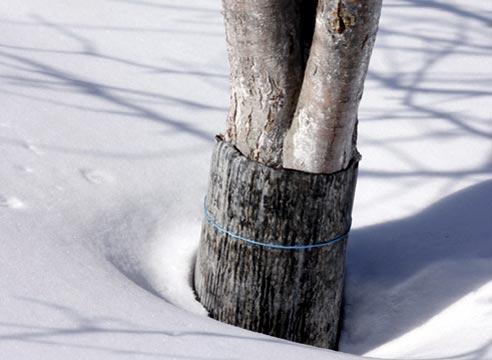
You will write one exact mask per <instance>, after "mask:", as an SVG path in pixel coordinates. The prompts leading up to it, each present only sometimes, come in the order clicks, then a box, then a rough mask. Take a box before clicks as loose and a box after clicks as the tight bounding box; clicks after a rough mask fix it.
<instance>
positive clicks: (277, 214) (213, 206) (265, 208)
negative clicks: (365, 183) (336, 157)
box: [194, 139, 359, 348]
mask: <svg viewBox="0 0 492 360" xmlns="http://www.w3.org/2000/svg"><path fill="white" fill-rule="evenodd" d="M358 159H359V158H358V157H357V156H356V157H354V161H352V162H351V163H350V164H349V166H348V167H347V168H346V169H344V170H343V171H340V172H336V173H333V174H308V173H303V172H299V171H295V170H286V169H274V168H272V167H268V166H265V165H262V164H260V163H258V162H256V161H252V160H250V159H248V158H246V157H245V156H243V155H242V154H241V153H240V152H239V151H238V150H237V149H236V148H235V147H234V146H232V145H230V144H228V143H226V142H224V141H222V140H220V139H219V141H218V142H217V144H216V148H215V151H214V155H213V159H212V166H211V173H210V185H209V190H208V194H207V198H206V204H205V205H206V218H207V220H206V221H204V224H203V228H202V238H201V242H200V247H199V250H198V256H197V260H196V267H195V278H194V283H195V289H196V292H197V295H198V297H199V300H200V302H201V303H202V304H203V305H204V306H205V308H206V309H207V310H208V311H209V312H210V316H211V317H213V318H215V319H217V320H220V321H223V322H226V323H229V324H232V325H236V326H240V327H243V328H245V329H249V330H253V331H257V332H261V333H264V334H268V335H273V336H276V337H281V338H284V339H288V340H292V341H296V342H302V343H305V344H310V345H315V346H320V347H325V348H334V347H335V346H336V339H337V331H338V318H339V312H340V304H341V299H342V288H343V276H344V258H345V248H346V239H347V235H346V234H347V232H348V229H349V227H350V223H351V211H352V203H353V198H354V191H355V185H356V178H357V163H358ZM232 234H235V235H232ZM237 236H241V237H243V238H246V239H252V240H256V241H258V242H261V243H268V244H275V245H282V246H292V245H308V244H319V243H323V242H326V241H327V240H330V239H334V238H337V237H340V236H341V238H340V240H339V241H336V242H334V243H331V244H329V245H326V246H323V247H317V248H312V249H308V250H285V249H281V250H280V249H272V248H269V247H265V246H259V245H251V244H249V243H248V242H247V241H244V240H242V239H238V238H237Z"/></svg>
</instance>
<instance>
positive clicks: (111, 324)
mask: <svg viewBox="0 0 492 360" xmlns="http://www.w3.org/2000/svg"><path fill="white" fill-rule="evenodd" d="M16 299H17V300H18V301H21V302H23V303H25V304H26V305H28V306H30V307H42V308H44V309H45V310H46V311H48V312H51V313H53V314H56V317H60V316H61V317H62V318H63V320H64V321H63V323H64V325H59V326H56V325H37V324H36V325H34V324H17V323H12V322H4V321H1V320H0V329H1V330H2V333H1V334H0V346H1V345H2V344H3V343H6V342H14V343H20V344H38V345H45V346H56V347H61V348H71V349H83V350H93V351H97V352H98V353H100V354H101V355H103V354H111V355H122V356H128V355H132V356H139V357H145V358H146V357H150V358H163V359H166V358H171V359H187V360H221V358H217V357H210V356H202V355H199V354H200V353H201V352H202V350H203V349H200V346H193V349H186V352H187V353H188V354H189V355H180V354H171V353H164V352H159V351H150V350H146V349H141V350H140V349H130V348H128V347H125V345H124V344H125V342H124V340H121V339H124V338H125V336H128V335H131V336H133V337H137V338H142V339H149V340H150V339H151V338H155V337H157V338H158V339H160V341H165V340H166V339H168V338H183V339H190V340H189V341H191V342H192V343H194V344H197V342H200V341H204V340H203V338H210V339H213V338H216V339H225V340H234V341H239V343H241V342H243V341H244V342H248V341H254V342H262V343H273V344H277V343H278V344H283V345H284V346H294V347H302V348H311V349H312V347H309V346H307V345H303V344H296V343H292V342H288V341H286V340H282V339H277V338H273V337H266V336H262V335H258V336H256V335H254V334H253V335H252V336H248V335H236V334H231V333H230V332H228V331H227V329H225V330H226V331H224V332H216V331H193V330H191V331H190V330H179V329H175V328H173V329H166V327H160V328H155V327H152V328H150V327H142V326H141V325H139V324H135V323H132V322H130V321H128V320H123V319H119V318H116V317H106V316H93V315H89V314H84V313H82V312H79V311H78V310H77V309H75V308H72V307H70V306H67V305H65V304H64V305H61V304H58V303H56V302H51V301H45V300H40V299H37V298H32V297H16ZM67 322H68V323H70V325H66V323H67ZM90 336H97V337H98V338H101V337H102V338H106V339H107V341H106V344H107V345H99V344H93V343H92V342H91V341H90ZM87 337H89V338H87ZM118 337H121V339H118V340H116V341H115V339H117V338H118ZM84 339H85V340H84ZM88 339H89V340H88ZM205 341H206V340H205ZM97 343H100V341H98V342H97ZM194 354H197V355H194ZM223 359H231V357H227V358H223Z"/></svg>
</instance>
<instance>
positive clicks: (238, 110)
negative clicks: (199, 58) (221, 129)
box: [223, 0, 303, 167]
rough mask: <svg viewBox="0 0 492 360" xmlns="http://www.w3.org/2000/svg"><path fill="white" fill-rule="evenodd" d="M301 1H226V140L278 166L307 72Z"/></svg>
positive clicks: (245, 152)
mask: <svg viewBox="0 0 492 360" xmlns="http://www.w3.org/2000/svg"><path fill="white" fill-rule="evenodd" d="M300 3H301V1H300V0H274V1H273V0H270V1H259V0H256V1H255V0H252V1H237V0H223V8H224V23H225V27H226V37H227V44H228V53H229V64H230V68H231V106H230V111H229V117H228V121H227V131H226V133H225V137H226V140H227V141H229V142H231V143H232V144H234V145H235V146H236V147H237V148H238V149H239V150H240V151H241V152H242V153H243V154H244V155H246V156H248V157H249V158H250V159H254V160H257V161H260V162H262V163H263V164H266V165H270V166H274V167H280V166H281V165H282V148H283V141H284V137H285V133H286V132H287V130H288V129H289V126H290V123H291V122H292V116H293V114H294V111H295V106H296V103H297V97H298V95H299V91H300V89H301V82H302V75H303V49H302V46H301V42H300V36H301V31H300V30H301V19H300V17H299V14H300Z"/></svg>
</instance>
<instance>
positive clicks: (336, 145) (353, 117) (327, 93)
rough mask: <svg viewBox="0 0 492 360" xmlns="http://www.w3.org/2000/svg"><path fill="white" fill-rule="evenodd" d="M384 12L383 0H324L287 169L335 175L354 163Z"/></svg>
mask: <svg viewBox="0 0 492 360" xmlns="http://www.w3.org/2000/svg"><path fill="white" fill-rule="evenodd" d="M380 9H381V0H364V1H355V0H343V1H342V0H337V1H334V0H319V3H318V12H317V16H316V26H315V30H314V37H313V41H312V46H311V51H310V55H309V60H308V62H307V66H306V71H305V74H304V81H303V84H302V90H301V93H300V96H299V101H298V104H297V110H296V113H295V116H294V120H293V122H292V126H291V127H290V129H289V130H288V133H287V136H286V138H285V143H284V151H283V166H284V167H286V168H290V169H297V170H302V171H307V172H313V173H331V172H334V171H338V170H341V169H343V168H345V167H346V166H347V164H348V163H349V162H350V161H351V159H352V157H353V154H354V152H355V151H356V147H355V142H356V126H357V110H358V107H359V102H360V99H361V98H362V91H363V87H364V79H365V77H366V73H367V67H368V65H369V58H370V56H371V52H372V48H373V45H374V41H375V38H376V32H377V27H378V21H379V14H380Z"/></svg>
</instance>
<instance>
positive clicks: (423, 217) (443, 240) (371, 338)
mask: <svg viewBox="0 0 492 360" xmlns="http://www.w3.org/2000/svg"><path fill="white" fill-rule="evenodd" d="M491 199H492V180H489V181H484V182H482V183H479V184H477V185H474V186H471V187H469V188H466V189H464V190H462V191H458V192H457V193H455V194H452V195H450V196H448V197H446V198H444V199H442V200H441V201H439V202H437V203H436V204H434V205H432V206H430V207H429V208H427V209H425V210H424V211H422V212H420V213H418V214H417V215H415V216H411V217H409V218H405V219H402V220H396V221H391V222H388V223H383V224H378V225H374V226H368V227H365V228H361V229H355V230H353V231H352V232H351V237H350V242H349V248H348V258H347V271H348V273H347V288H346V291H347V298H348V299H349V301H355V302H356V303H358V304H359V305H358V307H356V308H354V307H352V306H351V303H350V302H349V303H347V304H346V307H345V311H346V315H345V326H346V328H345V332H344V336H345V341H347V342H348V343H354V344H357V345H356V346H355V348H351V351H352V352H355V353H357V354H364V353H366V352H368V351H370V350H372V349H374V348H376V347H378V345H382V344H384V343H386V342H388V341H390V340H392V339H395V338H397V337H399V336H400V335H403V334H405V333H407V332H409V331H411V330H412V329H414V328H416V327H418V326H420V325H422V324H423V323H425V322H426V321H427V320H429V319H430V318H432V317H433V316H434V315H437V314H438V313H440V312H441V311H443V310H444V309H446V308H447V307H448V306H449V305H451V304H453V303H455V302H456V301H457V300H459V299H460V298H462V297H463V296H465V295H467V294H469V293H470V292H473V291H474V290H476V289H478V288H479V287H480V286H482V285H484V284H486V283H488V282H489V281H492V241H491V238H492V222H491V220H490V219H491V218H490V216H491V215H490V214H492V201H491ZM367 294H373V297H372V298H367ZM375 314H376V315H377V316H375ZM491 341H492V338H491ZM489 345H490V344H489ZM342 350H343V349H342ZM478 353H480V352H478ZM464 358H469V359H480V357H477V356H475V355H473V354H470V356H469V357H468V356H467V357H464Z"/></svg>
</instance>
